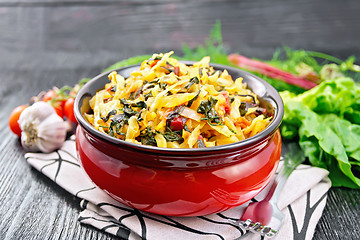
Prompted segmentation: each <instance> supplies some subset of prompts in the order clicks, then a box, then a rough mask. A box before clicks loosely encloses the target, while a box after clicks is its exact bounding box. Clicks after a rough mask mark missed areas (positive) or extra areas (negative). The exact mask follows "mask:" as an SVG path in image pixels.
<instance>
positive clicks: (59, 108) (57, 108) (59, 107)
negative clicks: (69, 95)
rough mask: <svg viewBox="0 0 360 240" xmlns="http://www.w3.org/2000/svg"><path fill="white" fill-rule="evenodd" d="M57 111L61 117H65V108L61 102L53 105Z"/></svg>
mask: <svg viewBox="0 0 360 240" xmlns="http://www.w3.org/2000/svg"><path fill="white" fill-rule="evenodd" d="M51 106H52V107H53V108H54V109H55V111H56V114H57V115H58V116H59V117H61V118H64V111H63V108H62V106H61V105H60V104H53V105H51Z"/></svg>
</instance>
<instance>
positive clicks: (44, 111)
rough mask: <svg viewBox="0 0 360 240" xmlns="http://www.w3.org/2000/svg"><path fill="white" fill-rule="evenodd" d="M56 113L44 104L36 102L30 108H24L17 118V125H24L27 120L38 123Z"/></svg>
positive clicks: (48, 105)
mask: <svg viewBox="0 0 360 240" xmlns="http://www.w3.org/2000/svg"><path fill="white" fill-rule="evenodd" d="M54 113H56V111H55V109H54V108H53V107H52V106H51V105H50V104H48V103H46V102H42V101H40V102H36V103H34V104H33V105H31V106H30V107H28V108H26V109H25V110H24V111H23V112H22V113H21V115H20V117H19V123H20V127H21V123H26V122H27V120H28V119H31V120H32V121H34V120H36V121H37V122H38V123H39V122H42V121H43V120H44V119H45V118H47V117H48V116H49V115H50V114H54Z"/></svg>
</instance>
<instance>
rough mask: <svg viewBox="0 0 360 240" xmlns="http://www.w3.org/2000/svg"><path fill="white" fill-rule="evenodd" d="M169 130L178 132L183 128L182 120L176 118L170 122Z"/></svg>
mask: <svg viewBox="0 0 360 240" xmlns="http://www.w3.org/2000/svg"><path fill="white" fill-rule="evenodd" d="M170 128H171V130H174V131H179V130H181V129H183V128H184V119H183V118H182V117H176V118H174V119H173V120H172V121H171V124H170Z"/></svg>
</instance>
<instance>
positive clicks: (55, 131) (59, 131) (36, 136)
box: [19, 101, 67, 152]
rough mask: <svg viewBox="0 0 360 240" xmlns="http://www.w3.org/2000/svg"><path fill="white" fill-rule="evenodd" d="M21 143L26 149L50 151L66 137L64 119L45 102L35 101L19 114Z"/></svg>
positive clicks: (60, 145) (59, 145) (61, 143)
mask: <svg viewBox="0 0 360 240" xmlns="http://www.w3.org/2000/svg"><path fill="white" fill-rule="evenodd" d="M19 125H20V128H21V130H22V132H21V144H22V146H23V147H24V149H25V150H27V151H42V152H52V151H54V150H56V149H58V148H60V147H62V145H63V143H64V141H65V138H66V130H67V127H66V124H65V121H64V120H63V119H62V118H61V117H59V116H58V115H57V114H56V111H55V109H54V108H53V107H52V106H50V104H47V103H45V102H42V101H40V102H36V103H34V104H33V105H32V106H30V107H28V108H26V109H25V110H24V111H23V112H22V113H21V115H20V118H19Z"/></svg>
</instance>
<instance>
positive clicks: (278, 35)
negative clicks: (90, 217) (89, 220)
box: [0, 0, 360, 239]
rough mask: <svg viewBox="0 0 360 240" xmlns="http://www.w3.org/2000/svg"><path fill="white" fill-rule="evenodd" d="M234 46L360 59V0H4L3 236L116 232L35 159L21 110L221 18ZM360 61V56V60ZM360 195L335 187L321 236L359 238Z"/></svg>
mask: <svg viewBox="0 0 360 240" xmlns="http://www.w3.org/2000/svg"><path fill="white" fill-rule="evenodd" d="M217 19H218V20H220V21H221V24H222V33H223V41H224V43H225V45H226V47H227V51H228V53H232V52H239V53H242V54H244V55H246V56H248V57H257V58H263V59H269V58H270V57H271V56H272V53H273V52H274V51H275V49H276V48H279V47H282V46H285V45H286V46H289V47H292V48H295V49H306V50H314V51H322V52H325V53H328V54H332V55H334V56H336V57H339V58H341V59H346V58H347V57H348V56H350V55H355V56H357V57H360V48H359V44H360V32H359V29H360V28H359V26H360V1H356V0H354V1H334V0H332V1H328V0H319V1H314V0H302V1H286V0H274V1H269V0H261V1H251V0H247V1H235V0H234V1H221V0H213V1H211V0H198V1H175V0H173V1H172V0H167V1H158V0H152V1H149V0H148V1H106V0H104V1H100V0H99V1H90V0H89V1H70V0H63V1H51V0H43V1H35V0H24V1H10V0H9V1H4V0H0V106H1V111H0V139H1V140H0V166H1V170H0V238H1V239H50V238H52V239H58V238H60V239H112V238H113V237H112V236H110V235H108V234H104V233H101V232H99V231H97V230H95V229H93V228H91V227H87V226H80V224H79V223H78V222H77V217H78V211H79V199H77V198H75V197H72V196H71V195H70V194H68V193H67V192H65V191H64V190H62V189H61V188H60V187H58V186H57V185H56V184H54V183H52V182H51V181H50V180H48V179H47V178H46V177H45V176H43V175H42V174H40V173H38V172H37V171H36V170H33V169H32V168H31V167H30V166H29V165H28V164H27V163H26V161H25V159H24V157H23V154H24V152H23V151H22V149H21V147H20V144H19V142H18V139H17V137H16V136H15V135H13V134H11V132H10V130H9V129H8V123H7V119H8V116H9V114H10V112H11V110H12V109H13V108H14V107H15V106H17V105H20V104H24V103H26V102H27V101H28V100H29V98H30V97H31V96H34V95H37V94H38V93H39V92H40V91H42V90H47V89H49V88H51V87H52V86H58V87H62V86H64V85H74V84H75V83H76V82H78V80H79V79H81V78H84V77H93V76H95V75H97V74H98V73H100V72H101V70H103V69H104V68H106V67H108V66H109V65H111V64H113V63H115V62H116V61H119V60H122V59H125V58H128V57H131V56H135V55H139V54H152V53H154V52H165V51H169V50H174V51H175V53H176V54H177V55H181V54H182V52H181V48H182V44H183V43H184V42H186V43H187V44H189V45H190V47H195V46H197V45H199V44H202V43H203V42H204V40H205V39H206V37H207V36H208V35H209V32H210V29H211V28H212V27H213V25H214V23H215V22H216V20H217ZM358 63H359V62H358ZM359 200H360V193H359V191H356V190H350V189H344V188H332V189H331V190H330V192H329V196H328V202H327V205H326V207H325V210H324V214H323V217H322V218H321V219H320V222H319V224H318V226H317V228H316V232H315V236H314V239H359V236H360V231H359V227H360V224H359V217H360V201H359Z"/></svg>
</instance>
